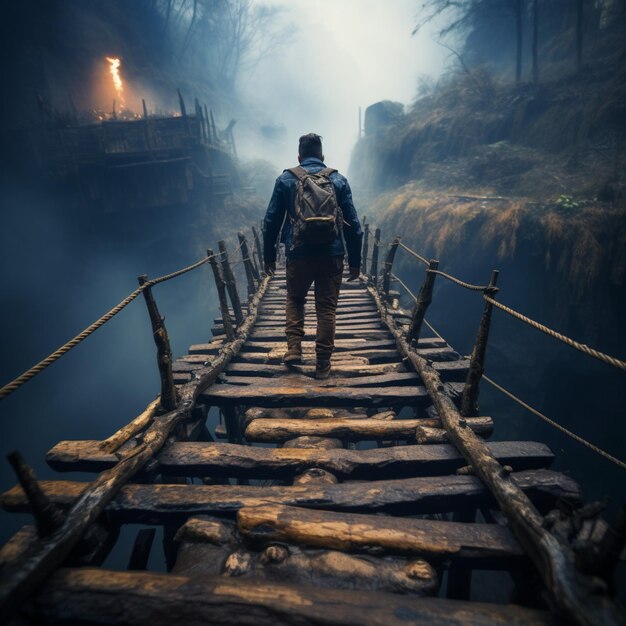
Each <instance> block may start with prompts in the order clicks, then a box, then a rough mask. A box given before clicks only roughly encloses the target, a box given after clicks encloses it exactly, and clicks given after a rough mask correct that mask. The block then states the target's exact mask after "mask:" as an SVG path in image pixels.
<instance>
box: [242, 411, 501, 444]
mask: <svg viewBox="0 0 626 626" xmlns="http://www.w3.org/2000/svg"><path fill="white" fill-rule="evenodd" d="M440 424H441V422H440V421H439V420H438V419H430V418H429V419H425V418H420V419H402V420H399V419H396V420H380V419H371V418H365V419H347V418H340V417H337V418H327V419H323V418H322V419H316V420H303V419H277V418H273V419H253V420H252V421H250V422H249V423H248V424H247V426H246V430H245V438H246V440H247V441H256V442H279V441H286V440H287V439H291V438H292V437H297V436H298V435H307V436H313V437H336V438H337V439H344V440H348V441H364V440H379V439H380V440H390V439H401V440H410V441H411V442H413V441H415V433H416V429H417V428H423V427H425V426H426V427H430V428H436V427H437V426H438V425H440ZM467 425H468V427H469V428H471V429H473V430H475V431H477V432H478V433H479V434H481V435H482V436H484V437H486V436H488V435H490V434H491V433H492V431H493V420H492V419H491V418H490V417H472V418H467ZM416 447H417V446H416Z"/></svg>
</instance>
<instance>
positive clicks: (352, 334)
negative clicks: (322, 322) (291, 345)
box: [249, 326, 389, 342]
mask: <svg viewBox="0 0 626 626" xmlns="http://www.w3.org/2000/svg"><path fill="white" fill-rule="evenodd" d="M315 332H316V328H315V327H314V326H309V327H308V328H306V327H305V329H304V336H305V337H307V336H309V337H311V336H312V337H315ZM388 338H389V331H388V330H386V329H385V330H380V329H370V330H366V329H356V328H353V327H348V328H342V327H338V328H337V329H336V331H335V341H337V340H339V339H352V340H355V341H366V340H369V339H372V340H385V339H388ZM249 341H251V342H256V341H261V342H267V341H281V342H284V341H285V330H284V329H282V328H281V329H278V328H277V329H275V330H256V329H255V330H254V332H253V333H251V334H250V337H249Z"/></svg>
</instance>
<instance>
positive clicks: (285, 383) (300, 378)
mask: <svg viewBox="0 0 626 626" xmlns="http://www.w3.org/2000/svg"><path fill="white" fill-rule="evenodd" d="M331 374H332V375H331V376H330V377H329V378H327V379H326V380H319V381H318V380H316V381H315V385H316V386H318V387H338V386H341V387H346V388H347V387H351V388H353V389H354V388H357V387H401V386H404V385H414V386H417V385H419V384H420V383H421V381H420V378H419V376H417V375H416V374H415V372H392V373H391V374H389V373H384V374H373V375H371V376H349V377H347V376H344V377H337V376H336V375H335V372H331ZM312 380H314V379H313V377H312V376H304V375H302V374H298V373H292V372H289V371H287V372H285V373H284V376H280V377H278V378H265V379H263V380H259V379H258V378H257V377H254V376H238V375H237V374H230V375H228V374H227V375H226V377H225V382H226V383H227V384H229V385H262V386H263V387H266V388H269V387H302V388H306V387H310V386H311V382H312Z"/></svg>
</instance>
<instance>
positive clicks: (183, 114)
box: [176, 89, 191, 135]
mask: <svg viewBox="0 0 626 626" xmlns="http://www.w3.org/2000/svg"><path fill="white" fill-rule="evenodd" d="M176 92H177V93H178V104H179V105H180V115H181V117H182V118H183V119H184V120H185V128H186V129H187V134H188V135H190V134H191V133H190V132H189V118H188V117H187V107H186V106H185V101H184V100H183V94H182V93H180V89H176Z"/></svg>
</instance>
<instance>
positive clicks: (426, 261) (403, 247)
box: [398, 242, 429, 265]
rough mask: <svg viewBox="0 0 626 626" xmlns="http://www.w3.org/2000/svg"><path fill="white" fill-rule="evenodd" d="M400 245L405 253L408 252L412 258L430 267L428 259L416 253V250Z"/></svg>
mask: <svg viewBox="0 0 626 626" xmlns="http://www.w3.org/2000/svg"><path fill="white" fill-rule="evenodd" d="M398 245H399V246H400V247H401V248H402V249H403V250H404V251H405V252H408V253H409V254H410V255H411V256H413V257H415V258H416V259H417V260H418V261H421V262H422V263H423V264H424V265H428V264H429V262H428V259H426V258H424V257H423V256H422V255H421V254H418V253H417V252H415V250H412V249H411V248H409V247H408V246H406V245H404V244H403V243H402V242H400V243H399V244H398Z"/></svg>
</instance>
